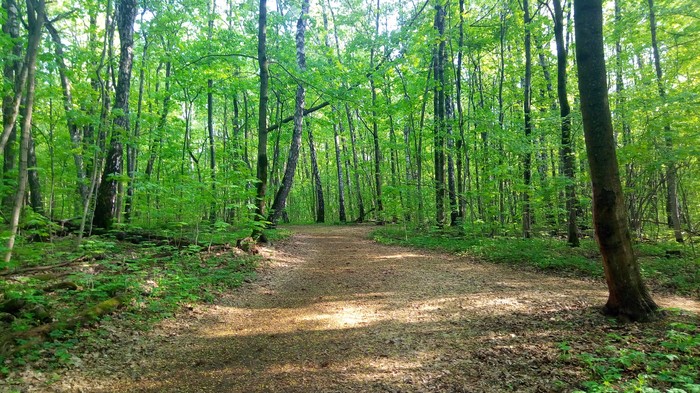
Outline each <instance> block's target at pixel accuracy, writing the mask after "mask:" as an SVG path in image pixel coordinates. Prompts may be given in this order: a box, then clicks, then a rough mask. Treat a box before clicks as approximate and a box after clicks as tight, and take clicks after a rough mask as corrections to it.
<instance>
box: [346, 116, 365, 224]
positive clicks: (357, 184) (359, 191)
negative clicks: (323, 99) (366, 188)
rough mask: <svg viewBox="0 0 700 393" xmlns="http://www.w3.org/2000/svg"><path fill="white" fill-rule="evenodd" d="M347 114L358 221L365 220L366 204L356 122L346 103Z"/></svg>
mask: <svg viewBox="0 0 700 393" xmlns="http://www.w3.org/2000/svg"><path fill="white" fill-rule="evenodd" d="M345 115H346V116H347V118H348V131H349V132H350V148H351V150H352V163H353V166H354V167H355V170H354V171H352V172H353V174H354V175H355V189H356V193H357V209H358V215H357V222H364V221H365V204H364V202H363V201H362V187H361V183H360V166H359V160H358V159H357V146H356V145H357V140H356V138H355V124H354V122H353V120H352V112H350V106H349V105H348V104H347V103H346V104H345Z"/></svg>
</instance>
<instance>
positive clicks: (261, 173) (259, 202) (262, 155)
mask: <svg viewBox="0 0 700 393" xmlns="http://www.w3.org/2000/svg"><path fill="white" fill-rule="evenodd" d="M259 9H260V11H259V16H258V67H259V69H260V104H259V107H258V163H257V171H256V176H257V181H258V183H257V185H256V192H255V221H258V222H259V221H262V220H263V218H264V215H265V194H266V193H267V102H268V83H269V79H270V74H269V64H268V61H267V0H260V6H259ZM261 234H262V233H261V232H260V231H259V230H258V229H256V230H255V231H254V232H253V235H254V236H255V237H258V238H260V236H261ZM262 240H264V238H263V239H262Z"/></svg>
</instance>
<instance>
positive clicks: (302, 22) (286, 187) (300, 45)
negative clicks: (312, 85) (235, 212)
mask: <svg viewBox="0 0 700 393" xmlns="http://www.w3.org/2000/svg"><path fill="white" fill-rule="evenodd" d="M308 13H309V0H303V1H302V5H301V14H300V15H299V19H298V20H297V33H296V47H297V65H298V66H299V70H300V71H301V72H302V73H303V72H304V71H305V70H306V53H305V52H304V40H305V34H306V15H307V14H308ZM305 98H306V91H305V89H304V86H303V85H302V84H301V83H300V84H298V85H297V92H296V104H295V107H294V131H293V132H292V141H291V144H290V146H289V155H288V156H287V166H286V168H285V169H284V176H283V177H282V184H281V185H280V188H279V189H278V190H277V193H276V194H275V200H274V202H273V203H272V209H271V210H272V211H271V212H270V216H269V218H268V221H270V222H272V223H276V222H277V221H278V220H279V219H280V218H281V217H282V213H283V212H284V208H285V206H286V204H287V196H288V195H289V191H290V190H291V189H292V183H293V182H294V173H295V172H296V168H297V162H298V160H299V148H300V146H301V134H302V129H303V125H304V101H305Z"/></svg>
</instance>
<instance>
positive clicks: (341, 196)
mask: <svg viewBox="0 0 700 393" xmlns="http://www.w3.org/2000/svg"><path fill="white" fill-rule="evenodd" d="M342 127H343V122H342V121H340V122H338V124H337V125H336V124H333V144H334V145H335V167H336V171H337V172H338V219H339V220H340V222H346V221H347V220H348V218H347V213H346V212H345V186H344V183H343V164H342V158H341V154H340V133H339V132H338V130H340V132H341V133H342V131H343V128H342Z"/></svg>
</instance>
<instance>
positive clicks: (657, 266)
mask: <svg viewBox="0 0 700 393" xmlns="http://www.w3.org/2000/svg"><path fill="white" fill-rule="evenodd" d="M372 237H373V239H374V240H375V241H378V242H379V243H383V244H398V245H404V246H411V247H417V248H424V249H432V250H440V251H445V252H449V253H453V254H459V255H464V256H470V257H474V258H477V259H479V260H484V261H488V262H495V263H504V264H509V265H517V266H523V267H530V268H535V269H538V270H542V271H551V272H556V273H565V274H568V275H574V276H578V277H587V278H595V279H602V278H603V266H602V262H601V261H602V259H601V256H600V252H599V251H598V247H597V245H596V244H595V241H594V240H593V239H590V238H586V239H582V240H581V246H580V247H576V248H572V247H569V246H568V245H567V244H566V242H565V241H564V240H561V239H557V238H551V237H548V238H532V239H523V238H516V237H473V236H464V235H460V234H458V233H456V232H450V231H437V230H435V231H416V230H411V229H408V230H406V229H404V228H400V227H390V226H387V227H384V228H380V229H377V230H376V231H374V232H373V234H372ZM680 247H683V246H679V245H677V244H672V243H657V244H652V243H639V244H636V245H635V251H636V253H637V256H638V258H639V262H640V266H641V270H642V275H643V276H644V278H645V279H646V281H647V283H649V284H650V285H651V286H652V287H653V288H654V289H655V290H663V291H666V292H671V293H676V294H680V295H690V296H700V259H698V258H697V257H696V256H695V254H694V252H693V251H692V249H690V246H686V248H680Z"/></svg>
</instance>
